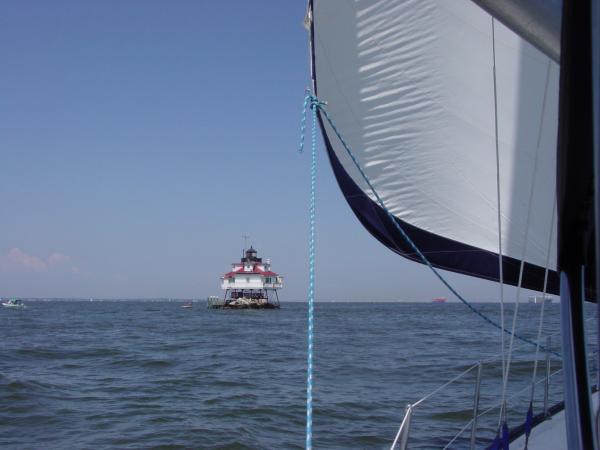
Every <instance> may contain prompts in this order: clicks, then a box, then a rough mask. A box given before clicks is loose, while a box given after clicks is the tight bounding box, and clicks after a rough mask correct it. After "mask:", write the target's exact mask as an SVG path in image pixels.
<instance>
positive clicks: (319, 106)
mask: <svg viewBox="0 0 600 450" xmlns="http://www.w3.org/2000/svg"><path fill="white" fill-rule="evenodd" d="M310 102H311V107H312V105H316V106H315V108H316V109H318V110H319V111H320V112H321V113H322V117H325V119H326V120H327V123H328V124H329V125H330V126H331V129H332V130H333V131H334V133H335V135H336V137H337V138H338V140H339V141H340V143H341V144H342V146H343V147H344V150H345V151H346V153H347V154H348V156H349V157H350V159H351V160H352V163H353V164H354V166H355V167H356V169H357V170H358V172H359V173H360V175H361V176H362V178H363V180H364V181H365V183H366V184H367V186H368V187H369V189H370V190H371V192H372V193H373V196H374V197H375V199H376V201H377V203H378V204H379V206H381V209H383V211H384V212H385V213H386V214H387V216H388V218H389V219H390V220H391V222H392V224H393V225H394V227H395V228H396V229H397V230H398V232H399V233H400V235H401V236H402V238H403V239H404V241H405V242H406V243H407V244H408V245H409V246H410V247H411V248H412V250H413V251H414V252H415V253H416V254H417V255H418V256H419V259H420V260H421V262H422V263H423V264H425V265H426V266H427V267H429V269H430V270H431V271H432V272H433V274H434V275H435V276H436V277H437V278H438V279H439V280H440V281H441V282H442V283H443V284H444V286H446V287H447V288H448V290H449V291H450V292H451V293H452V294H453V295H454V296H456V298H457V299H458V300H460V301H461V302H462V303H463V304H464V305H465V306H466V307H467V308H469V309H470V310H471V311H472V312H474V313H475V314H477V315H478V316H479V317H481V318H482V319H483V320H485V321H486V322H487V323H489V324H490V325H492V326H493V327H495V328H498V329H499V330H503V331H504V332H505V333H507V334H510V333H511V332H510V331H509V330H507V329H506V328H504V327H501V326H500V325H498V324H497V323H496V322H494V321H493V320H492V319H490V318H489V317H487V316H486V315H485V314H483V313H482V312H481V311H479V310H478V309H477V308H475V307H474V306H473V305H472V304H471V303H469V302H468V301H467V300H466V299H465V298H464V297H463V296H462V295H460V294H459V293H458V291H457V290H456V289H454V287H452V285H451V284H450V283H449V282H448V281H447V280H446V278H444V276H443V275H442V274H441V273H440V272H439V271H438V270H437V269H436V268H435V267H434V266H433V264H431V262H430V261H429V260H428V259H427V257H426V256H425V255H424V254H423V252H422V251H421V250H420V249H419V247H417V245H416V244H415V243H414V242H413V240H412V239H411V238H410V237H409V236H408V234H406V232H405V231H404V229H403V228H402V226H401V225H400V224H399V223H398V221H397V220H396V218H395V217H394V215H393V214H392V213H391V212H390V210H389V209H388V208H387V206H386V205H385V203H384V202H383V200H382V199H381V197H380V196H379V193H378V192H377V191H376V190H375V187H374V186H373V184H372V183H371V180H370V179H369V177H368V176H367V174H366V173H365V171H364V170H363V168H362V166H361V165H360V163H359V162H358V160H357V159H356V156H355V155H354V153H353V152H352V150H351V149H350V147H349V146H348V144H347V143H346V141H345V140H344V138H343V137H342V135H341V134H340V132H339V130H338V129H337V127H336V126H335V124H334V123H333V120H332V119H331V117H330V116H329V113H328V112H327V110H326V109H325V108H324V106H325V105H326V103H324V102H322V101H321V100H319V99H318V98H317V97H315V96H312V97H311V100H310ZM515 337H516V338H517V339H519V340H520V341H523V342H526V343H528V344H530V345H536V343H535V342H534V341H532V340H531V339H528V338H526V337H524V336H521V335H518V334H515ZM540 348H541V349H543V350H546V348H545V347H544V346H540ZM551 353H552V354H553V355H554V356H557V357H559V358H560V357H561V356H560V353H558V352H554V351H551Z"/></svg>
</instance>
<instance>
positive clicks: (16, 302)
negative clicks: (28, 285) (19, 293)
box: [2, 298, 25, 309]
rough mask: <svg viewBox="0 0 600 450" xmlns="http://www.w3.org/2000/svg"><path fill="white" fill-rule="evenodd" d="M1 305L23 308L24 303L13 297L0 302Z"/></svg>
mask: <svg viewBox="0 0 600 450" xmlns="http://www.w3.org/2000/svg"><path fill="white" fill-rule="evenodd" d="M2 306H4V307H6V308H17V309H24V308H25V303H23V301H22V300H19V299H14V298H13V299H10V300H6V301H4V302H2Z"/></svg>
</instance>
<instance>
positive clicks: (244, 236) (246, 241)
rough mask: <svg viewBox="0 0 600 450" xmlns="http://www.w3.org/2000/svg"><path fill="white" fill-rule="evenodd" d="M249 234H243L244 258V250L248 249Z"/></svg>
mask: <svg viewBox="0 0 600 450" xmlns="http://www.w3.org/2000/svg"><path fill="white" fill-rule="evenodd" d="M249 237H250V235H249V234H242V239H244V249H243V250H242V258H243V257H244V252H245V251H246V246H247V245H248V238H249Z"/></svg>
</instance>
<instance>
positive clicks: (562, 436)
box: [510, 392, 598, 450]
mask: <svg viewBox="0 0 600 450" xmlns="http://www.w3.org/2000/svg"><path fill="white" fill-rule="evenodd" d="M592 402H593V405H594V410H596V408H597V407H598V392H596V393H595V394H593V395H592ZM510 447H511V448H515V449H522V448H525V436H524V435H523V436H520V437H519V438H517V439H515V440H514V441H513V442H511V443H510ZM527 448H528V449H529V450H564V449H566V448H567V429H566V425H565V410H564V409H563V410H562V411H560V412H559V413H556V414H555V415H553V416H552V417H551V418H548V419H546V420H544V421H543V422H542V423H540V424H539V425H538V426H536V427H534V428H533V430H531V436H530V437H529V442H528V443H527Z"/></svg>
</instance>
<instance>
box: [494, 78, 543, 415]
mask: <svg viewBox="0 0 600 450" xmlns="http://www.w3.org/2000/svg"><path fill="white" fill-rule="evenodd" d="M549 71H550V66H548V69H547V71H546V83H545V87H544V96H543V99H542V113H541V117H540V123H539V126H538V138H537V145H536V149H535V158H534V163H533V173H532V175H531V184H530V188H529V199H528V203H527V216H526V219H525V234H524V239H523V251H522V254H521V264H520V268H519V281H518V283H517V295H516V301H515V309H514V311H513V320H512V332H513V333H514V331H515V330H516V327H517V317H518V315H519V301H520V300H521V287H522V281H523V267H524V264H525V254H526V253H527V240H528V237H529V225H530V223H531V205H532V203H533V191H534V187H535V179H536V176H537V166H538V160H539V151H540V142H541V135H542V128H543V124H544V111H545V107H546V93H547V91H548V78H549ZM551 226H552V227H553V226H554V222H552V225H551ZM546 254H547V256H548V257H549V254H550V246H548V251H547V253H546ZM545 267H546V273H547V268H548V259H547V260H546V266H545ZM546 281H547V278H546V275H545V276H544V290H546ZM543 304H544V300H543V299H542V305H543ZM540 309H542V308H540ZM538 337H539V336H538ZM513 343H514V334H512V335H511V337H510V342H509V345H508V356H507V361H506V374H505V376H503V377H502V381H503V385H502V399H504V398H505V397H506V389H507V386H508V376H509V374H510V364H511V362H512V352H513ZM538 345H539V341H538ZM537 348H538V346H537V345H536V350H537ZM536 356H537V355H536ZM505 414H506V411H505Z"/></svg>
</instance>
